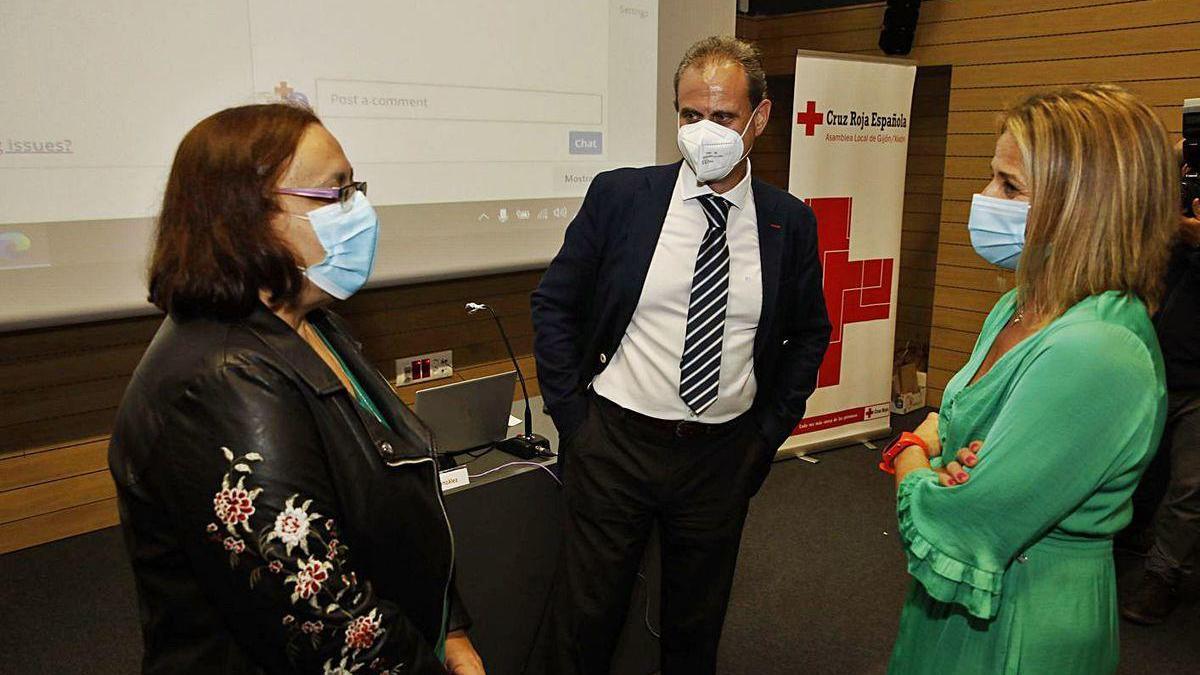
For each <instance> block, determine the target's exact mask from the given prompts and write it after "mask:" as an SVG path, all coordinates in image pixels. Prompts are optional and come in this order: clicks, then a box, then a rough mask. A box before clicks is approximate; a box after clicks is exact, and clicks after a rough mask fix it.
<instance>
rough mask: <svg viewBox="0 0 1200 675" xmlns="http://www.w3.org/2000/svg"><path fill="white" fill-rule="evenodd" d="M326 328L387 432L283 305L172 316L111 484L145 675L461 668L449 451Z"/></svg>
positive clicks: (121, 441)
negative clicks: (454, 663) (443, 650)
mask: <svg viewBox="0 0 1200 675" xmlns="http://www.w3.org/2000/svg"><path fill="white" fill-rule="evenodd" d="M309 318H310V321H311V322H312V324H313V325H314V326H315V327H316V328H317V329H318V330H320V331H321V333H322V335H324V336H325V338H326V340H327V341H328V342H329V343H330V345H331V346H332V347H333V349H334V351H335V352H336V353H337V354H338V355H339V356H340V357H341V359H342V360H343V361H344V362H345V365H346V367H347V369H348V370H349V371H350V372H351V373H352V374H353V375H354V376H355V378H356V379H357V380H358V381H359V383H360V384H361V385H362V387H363V388H364V389H365V390H366V391H367V393H368V394H369V396H370V397H371V398H372V400H373V401H374V402H375V403H376V405H377V406H379V408H380V412H381V413H382V416H383V418H384V419H385V420H386V422H387V425H384V424H381V423H380V422H379V420H378V419H377V418H376V417H375V416H374V415H372V414H371V413H369V412H366V411H365V410H364V409H363V408H362V407H361V406H360V405H359V404H358V403H356V402H355V401H354V399H353V398H352V397H351V396H350V394H349V393H348V392H347V391H346V390H345V388H344V387H343V386H342V385H341V383H340V382H339V380H338V379H337V377H336V376H335V375H334V374H333V372H332V371H331V370H330V369H329V368H328V367H327V366H326V365H325V364H324V362H322V361H321V359H320V358H319V357H318V356H317V354H316V353H315V352H314V351H313V350H312V349H311V348H310V347H309V346H308V345H307V344H306V343H305V342H304V341H303V340H302V339H301V338H300V336H299V335H298V334H297V333H296V332H295V331H294V330H292V328H291V327H289V326H288V325H287V324H285V323H284V322H283V321H282V320H280V319H279V318H278V317H276V316H275V315H274V314H273V313H271V312H270V311H269V310H268V309H267V308H266V307H260V308H259V309H258V310H256V311H255V312H254V313H253V314H251V315H250V316H249V317H247V318H245V319H242V320H237V321H231V322H224V321H216V320H209V319H189V320H184V319H180V318H176V317H169V318H167V319H166V320H165V321H164V323H163V325H162V327H161V328H160V329H159V331H158V334H157V335H156V336H155V338H154V341H153V342H152V343H151V345H150V348H149V350H148V351H147V352H146V354H145V356H144V357H143V358H142V361H141V364H140V365H139V366H138V368H137V371H136V372H135V373H134V376H133V381H132V382H131V383H130V385H129V388H128V390H127V391H126V392H125V398H124V400H123V401H122V402H121V408H120V411H119V413H118V416H117V424H116V430H115V431H114V433H113V438H112V444H111V446H110V449H109V468H110V470H111V471H112V474H113V477H114V479H115V480H116V484H117V492H118V497H119V501H120V509H121V523H122V527H123V529H124V534H125V540H126V543H127V546H128V548H129V555H130V558H131V560H132V562H133V569H134V575H135V577H136V581H137V589H138V597H139V601H140V606H141V621H142V632H143V637H144V641H145V656H144V659H143V664H142V666H143V671H144V672H146V673H259V672H270V673H276V672H349V671H350V670H351V669H352V668H355V666H361V670H358V672H363V673H367V672H381V671H382V672H400V673H443V672H445V670H444V668H443V666H442V664H441V663H440V661H439V660H438V659H437V657H436V655H435V653H434V652H435V649H434V645H435V644H436V642H437V640H438V638H439V636H440V635H441V631H442V628H443V624H442V619H443V612H444V611H446V608H447V607H449V611H450V620H449V628H450V629H451V630H453V629H457V628H462V627H465V626H466V623H467V619H466V616H465V613H464V612H463V610H462V608H461V604H460V603H459V602H458V599H457V595H456V593H455V592H454V590H453V581H452V577H453V574H452V571H453V565H454V542H453V537H452V535H451V532H450V527H449V523H448V522H447V520H446V515H445V510H444V508H443V506H442V502H441V488H440V484H439V481H438V475H437V462H436V452H435V450H434V448H433V443H432V439H431V437H430V435H429V433H428V431H427V430H426V429H425V427H424V426H423V425H422V424H421V423H420V421H419V420H417V419H416V417H415V416H414V415H413V414H412V413H411V412H410V411H409V410H408V409H407V408H406V407H405V406H404V404H403V403H401V402H400V400H399V399H398V398H397V397H396V396H395V393H394V392H393V391H392V390H391V388H390V386H389V385H388V383H387V382H386V380H384V378H383V377H382V376H381V375H380V374H379V373H378V371H376V370H375V369H374V368H372V367H371V365H370V364H369V363H368V362H367V360H366V359H365V358H364V357H363V356H362V353H361V352H360V350H359V345H358V344H357V343H355V342H354V341H353V340H352V339H351V338H350V336H349V334H348V332H347V331H346V329H345V327H344V324H343V323H342V321H341V320H340V319H339V318H338V317H336V316H335V315H333V314H332V313H330V312H324V311H317V312H314V313H313V315H312V316H310V317H309ZM389 427H390V428H389ZM339 668H340V669H341V670H339Z"/></svg>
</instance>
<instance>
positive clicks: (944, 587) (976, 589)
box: [896, 469, 1004, 619]
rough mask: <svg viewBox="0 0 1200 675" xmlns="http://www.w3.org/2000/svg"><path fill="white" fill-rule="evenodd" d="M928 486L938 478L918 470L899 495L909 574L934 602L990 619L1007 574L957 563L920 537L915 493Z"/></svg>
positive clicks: (903, 486) (903, 484)
mask: <svg viewBox="0 0 1200 675" xmlns="http://www.w3.org/2000/svg"><path fill="white" fill-rule="evenodd" d="M923 483H924V484H925V485H922V484H923ZM926 486H932V487H937V486H938V480H937V475H936V474H934V472H933V471H930V470H929V469H918V470H917V471H913V472H912V473H910V474H908V475H907V476H905V477H904V480H903V481H901V482H900V489H899V492H898V493H897V495H896V500H897V503H896V514H897V516H898V518H899V522H900V537H901V540H902V541H903V542H904V553H905V555H906V556H907V558H908V573H909V574H911V575H912V576H913V578H914V579H916V580H917V581H918V582H920V583H921V585H922V586H924V587H925V591H926V592H927V593H929V596H930V597H932V598H933V599H935V600H937V601H939V602H945V603H953V604H956V605H962V606H963V607H964V608H965V609H966V610H967V612H969V613H970V614H971V616H976V617H979V618H981V619H990V618H992V617H994V616H995V615H996V612H997V610H998V609H999V606H1000V586H1001V581H1002V579H1003V577H1004V572H1003V570H987V569H983V568H981V567H978V566H976V565H973V564H971V563H969V562H965V561H962V560H958V559H956V558H954V557H953V556H951V555H949V554H948V553H945V552H943V551H940V550H938V548H937V547H936V546H934V545H933V543H932V542H930V541H929V539H926V538H925V536H924V535H922V534H921V526H920V524H919V522H918V521H919V520H920V516H919V515H918V513H917V512H915V511H916V510H915V509H914V508H913V506H914V502H916V501H917V497H916V495H915V494H914V493H916V492H918V491H919V490H920V489H921V488H923V487H926Z"/></svg>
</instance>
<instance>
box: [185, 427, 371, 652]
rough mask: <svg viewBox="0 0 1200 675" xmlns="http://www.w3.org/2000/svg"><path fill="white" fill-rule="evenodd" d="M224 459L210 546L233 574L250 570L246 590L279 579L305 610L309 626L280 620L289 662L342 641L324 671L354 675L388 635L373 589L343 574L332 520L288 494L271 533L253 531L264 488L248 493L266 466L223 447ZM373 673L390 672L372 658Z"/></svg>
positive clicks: (343, 554)
mask: <svg viewBox="0 0 1200 675" xmlns="http://www.w3.org/2000/svg"><path fill="white" fill-rule="evenodd" d="M221 452H222V453H223V454H224V455H225V460H226V461H227V462H229V469H228V470H227V471H226V472H225V475H224V477H223V478H222V479H221V487H220V489H219V490H218V491H217V492H216V494H215V495H214V496H213V512H214V514H215V515H216V518H217V521H218V522H214V523H209V524H208V525H207V526H206V527H205V532H206V534H207V536H208V538H209V539H210V540H211V541H214V542H216V543H217V544H220V545H221V546H222V547H223V548H224V549H225V550H226V551H228V552H229V565H230V567H231V568H234V569H236V568H238V567H239V566H242V565H245V566H246V567H249V583H250V588H251V589H254V588H255V587H256V586H257V585H258V584H259V583H260V582H261V580H262V577H263V574H264V572H268V573H270V574H276V575H280V576H281V577H282V583H283V585H284V588H285V589H290V591H291V596H290V602H291V604H292V605H294V606H296V605H299V606H301V607H304V608H306V609H304V611H303V612H301V613H303V614H306V615H307V616H311V617H312V618H306V619H304V620H299V619H298V618H297V616H296V615H295V614H291V613H289V614H285V615H284V616H283V618H282V625H283V627H284V630H286V631H287V634H288V642H287V653H288V657H289V658H290V659H291V660H292V661H293V662H295V661H296V660H297V657H298V656H299V655H300V651H301V650H302V649H303V647H302V645H303V644H304V643H308V644H309V645H311V647H312V649H313V650H314V651H315V650H319V649H320V648H321V645H322V644H323V643H324V641H325V640H326V639H329V638H335V637H340V638H341V642H342V647H341V652H340V659H339V660H337V661H335V660H334V659H333V658H330V659H328V660H326V661H325V664H324V671H325V672H326V673H352V672H355V671H358V670H359V669H360V668H362V667H363V663H362V662H361V661H360V660H359V658H360V657H365V656H369V655H364V654H363V652H367V651H369V650H371V649H372V647H375V646H376V644H377V643H378V642H379V640H380V639H381V638H382V637H383V636H384V635H385V634H386V632H387V630H386V629H385V628H383V621H382V617H381V616H380V614H379V609H378V608H377V607H375V606H374V594H373V593H372V591H371V586H370V584H369V583H361V584H360V583H359V581H358V576H357V575H356V574H355V573H354V572H353V571H352V570H344V569H343V568H342V565H343V564H344V561H345V559H346V558H347V554H348V549H347V547H346V545H345V544H343V543H342V542H341V541H340V539H339V538H338V533H337V530H336V529H335V523H334V520H333V519H332V518H325V516H323V515H321V514H320V513H317V512H316V511H314V510H313V508H312V506H313V501H312V500H311V499H304V500H301V496H300V495H299V494H293V495H291V496H290V497H288V498H287V500H286V501H285V502H284V504H283V508H282V509H281V510H280V511H279V513H278V515H276V516H275V518H274V521H273V522H270V524H269V527H262V528H260V529H255V528H254V527H252V526H251V522H250V520H251V516H254V515H255V514H256V513H258V511H259V508H258V506H256V504H255V500H257V499H258V498H259V497H260V495H261V494H262V492H263V488H261V487H256V486H254V485H253V474H254V468H253V467H254V463H255V462H261V461H263V458H262V456H261V455H260V454H258V453H256V452H250V453H246V454H244V455H235V454H234V453H233V451H232V450H230V449H229V448H225V447H223V448H221ZM247 482H250V485H247ZM297 502H299V505H297ZM221 529H224V530H225V532H226V533H227V535H226V536H222V535H221V533H220V531H221ZM296 553H298V555H294V554H296ZM370 669H371V670H373V671H376V672H387V671H388V664H387V662H386V660H385V659H382V658H375V659H373V660H372V662H371V666H370Z"/></svg>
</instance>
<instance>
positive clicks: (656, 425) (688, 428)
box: [592, 393, 746, 438]
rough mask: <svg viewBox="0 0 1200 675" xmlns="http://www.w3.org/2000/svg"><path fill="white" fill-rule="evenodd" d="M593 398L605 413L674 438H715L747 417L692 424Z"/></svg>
mask: <svg viewBox="0 0 1200 675" xmlns="http://www.w3.org/2000/svg"><path fill="white" fill-rule="evenodd" d="M592 398H594V399H596V403H597V404H598V405H599V406H600V407H601V408H604V410H605V412H608V413H610V414H615V415H617V416H619V417H621V418H623V419H626V420H628V421H630V422H632V423H633V424H636V425H637V426H640V427H643V428H645V429H649V430H650V431H653V432H654V433H657V434H660V435H662V436H669V437H673V438H698V437H701V436H715V435H717V434H721V433H724V432H727V431H729V430H730V429H733V428H734V427H736V426H738V425H739V424H741V423H742V419H743V418H744V417H745V416H746V414H745V413H743V414H741V415H738V416H737V417H735V418H733V419H731V420H729V421H728V422H720V423H718V424H705V423H704V422H692V421H690V420H662V419H659V418H657V417H650V416H649V415H643V414H641V413H639V412H635V411H633V410H630V409H628V408H622V407H621V406H619V405H617V404H616V403H613V402H612V401H610V400H608V399H606V398H604V397H603V396H600V395H598V394H595V393H593V394H592Z"/></svg>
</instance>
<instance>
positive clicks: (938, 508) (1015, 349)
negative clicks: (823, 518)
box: [882, 85, 1179, 675]
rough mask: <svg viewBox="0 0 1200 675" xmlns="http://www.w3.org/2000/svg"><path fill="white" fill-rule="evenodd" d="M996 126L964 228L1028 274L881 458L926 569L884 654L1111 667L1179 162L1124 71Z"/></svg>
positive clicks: (1157, 383) (967, 665) (1158, 363)
mask: <svg viewBox="0 0 1200 675" xmlns="http://www.w3.org/2000/svg"><path fill="white" fill-rule="evenodd" d="M1000 128H1001V133H1000V137H999V140H998V141H997V142H996V152H995V156H994V157H993V158H992V173H993V177H992V181H991V183H989V184H988V186H987V188H986V189H985V190H984V192H983V194H981V195H975V197H974V200H973V202H972V206H971V212H970V217H969V222H968V228H969V230H970V232H971V240H972V244H973V245H974V246H975V249H976V251H977V252H978V253H980V255H982V256H983V257H984V258H985V259H987V260H988V261H989V262H992V263H994V264H997V265H1000V266H1002V267H1008V268H1010V269H1012V268H1015V269H1016V272H1017V275H1016V276H1017V287H1016V288H1015V289H1014V290H1013V291H1011V292H1009V293H1008V294H1006V295H1004V296H1003V297H1002V298H1001V299H1000V301H999V302H998V303H997V304H996V306H995V307H994V308H993V309H992V312H991V314H990V315H989V316H988V317H987V319H986V321H985V322H984V324H983V329H982V331H981V333H980V336H979V341H978V343H977V344H976V346H975V349H974V351H973V353H972V354H971V357H970V359H969V361H968V362H967V364H966V366H964V367H963V369H962V370H961V371H959V372H958V374H957V375H955V376H954V378H953V379H951V380H950V382H949V384H948V385H947V387H946V390H945V393H944V396H943V399H942V408H941V413H940V417H939V416H938V415H930V417H929V419H927V420H926V422H925V423H924V424H922V425H921V427H920V428H919V429H917V431H916V433H915V434H906V435H904V436H902V437H901V439H900V440H899V441H897V442H896V443H895V444H893V445H892V446H891V447H890V448H889V449H888V450H887V451H886V452H885V454H884V461H883V463H882V466H883V467H884V468H885V469H889V470H891V471H893V472H894V473H895V476H896V485H897V491H898V493H897V512H898V515H899V521H900V534H901V539H902V543H903V546H904V551H905V554H906V555H907V558H908V571H909V573H910V574H911V575H912V576H913V584H912V588H911V591H910V593H909V596H908V600H907V602H906V603H905V606H904V609H903V612H902V613H901V617H900V632H899V636H898V637H897V639H896V644H895V647H894V650H893V652H892V658H891V664H890V667H889V672H893V673H947V672H954V673H1017V672H1021V673H1055V674H1056V675H1060V674H1064V673H1088V674H1093V673H1105V672H1113V671H1114V670H1115V669H1116V667H1117V624H1118V621H1117V604H1116V579H1115V573H1114V570H1113V560H1112V536H1113V534H1114V533H1116V532H1117V531H1118V530H1120V529H1121V527H1122V526H1123V525H1124V524H1125V523H1126V522H1128V520H1129V516H1130V510H1131V507H1130V495H1131V493H1132V492H1133V490H1134V487H1135V486H1136V485H1137V482H1138V479H1139V477H1140V476H1141V474H1142V471H1143V470H1144V469H1145V467H1146V464H1147V463H1148V462H1149V460H1150V457H1151V456H1152V454H1153V451H1154V448H1155V447H1156V444H1157V442H1158V438H1159V436H1160V435H1161V433H1162V428H1163V420H1164V415H1165V410H1166V387H1165V383H1164V374H1163V362H1162V356H1161V354H1160V352H1159V347H1158V342H1157V340H1156V339H1155V336H1154V327H1153V325H1152V324H1151V321H1150V314H1149V310H1150V309H1152V308H1153V307H1154V306H1155V303H1156V302H1157V300H1158V296H1159V293H1160V283H1161V279H1162V275H1163V269H1164V265H1165V262H1166V257H1167V253H1168V248H1169V242H1170V239H1171V236H1172V233H1173V231H1174V225H1175V221H1176V219H1177V213H1176V211H1177V208H1178V201H1179V199H1178V185H1177V183H1178V178H1177V171H1176V168H1175V164H1174V162H1173V160H1172V154H1171V148H1170V144H1169V141H1168V138H1167V132H1166V130H1165V129H1164V128H1163V125H1162V123H1161V122H1160V121H1159V119H1158V117H1157V116H1156V115H1155V114H1154V112H1153V111H1152V110H1151V109H1150V108H1148V107H1147V106H1145V105H1144V104H1142V103H1141V102H1139V101H1138V100H1137V99H1135V98H1134V97H1133V96H1132V95H1130V94H1129V93H1128V92H1126V91H1124V90H1122V89H1120V88H1117V87H1112V86H1104V85H1096V86H1088V87H1082V88H1076V89H1065V90H1060V91H1054V92H1049V93H1044V94H1037V95H1033V96H1030V97H1029V98H1027V99H1025V100H1024V101H1022V102H1020V103H1018V104H1017V105H1015V106H1014V107H1012V108H1011V109H1010V110H1009V111H1008V112H1007V113H1005V115H1004V117H1003V120H1002V123H1001V127H1000ZM980 439H983V441H982V444H981V443H979V442H978V441H979V440H980ZM981 446H982V447H983V452H982V454H981V453H980V449H981ZM958 448H963V449H962V450H959V451H958V452H957V453H955V454H954V455H953V456H950V453H949V452H943V451H944V450H947V449H958ZM963 466H967V467H971V471H970V475H969V477H968V476H967V474H966V473H965V472H964V469H963Z"/></svg>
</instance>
